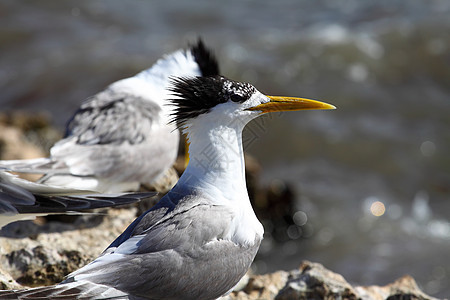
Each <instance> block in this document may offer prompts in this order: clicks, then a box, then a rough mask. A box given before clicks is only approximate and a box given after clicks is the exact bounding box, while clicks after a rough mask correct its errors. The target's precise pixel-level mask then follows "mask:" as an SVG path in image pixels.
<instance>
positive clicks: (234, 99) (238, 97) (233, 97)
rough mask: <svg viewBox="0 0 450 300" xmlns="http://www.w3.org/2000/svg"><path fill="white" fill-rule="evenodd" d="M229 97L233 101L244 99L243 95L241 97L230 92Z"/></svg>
mask: <svg viewBox="0 0 450 300" xmlns="http://www.w3.org/2000/svg"><path fill="white" fill-rule="evenodd" d="M230 99H231V101H233V102H244V101H245V99H244V97H242V96H241V95H239V94H231V95H230Z"/></svg>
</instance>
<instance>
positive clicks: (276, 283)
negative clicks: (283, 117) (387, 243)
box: [223, 261, 436, 300]
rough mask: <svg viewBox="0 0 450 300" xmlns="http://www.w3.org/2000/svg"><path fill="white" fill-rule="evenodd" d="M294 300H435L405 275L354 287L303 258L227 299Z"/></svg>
mask: <svg viewBox="0 0 450 300" xmlns="http://www.w3.org/2000/svg"><path fill="white" fill-rule="evenodd" d="M256 299H275V300H294V299H317V300H319V299H325V300H334V299H355V300H356V299H363V300H381V299H383V300H384V299H386V300H396V299H397V300H409V299H411V300H416V299H417V300H435V299H436V298H433V297H430V296H428V295H426V294H424V293H423V292H422V291H421V290H420V289H419V288H418V286H417V284H416V282H415V281H414V279H413V278H412V277H410V276H404V277H402V278H400V279H398V280H397V281H395V282H394V283H391V284H388V285H386V286H382V287H380V286H369V287H363V286H355V287H352V286H351V285H350V284H349V283H348V282H347V281H346V280H345V279H344V278H343V277H342V276H341V275H339V274H336V273H334V272H332V271H330V270H327V269H326V268H325V267H324V266H322V265H321V264H319V263H312V262H308V261H304V262H302V264H301V265H300V268H299V269H298V270H292V271H289V272H285V271H278V272H275V273H272V274H266V275H253V276H250V278H249V279H248V282H247V285H246V286H245V287H244V288H242V289H241V290H239V291H234V292H233V293H232V294H230V295H229V296H227V297H223V300H256Z"/></svg>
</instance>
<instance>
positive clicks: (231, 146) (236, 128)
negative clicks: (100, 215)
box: [0, 76, 335, 299]
mask: <svg viewBox="0 0 450 300" xmlns="http://www.w3.org/2000/svg"><path fill="white" fill-rule="evenodd" d="M170 91H171V92H172V93H173V94H174V97H173V100H172V102H173V105H174V109H173V120H172V123H176V124H177V126H178V127H179V128H181V129H182V131H183V132H184V133H185V134H187V137H188V140H189V143H190V147H189V155H190V161H189V163H188V166H187V168H186V170H185V172H184V173H183V174H182V176H181V177H180V180H179V181H178V183H177V184H176V185H175V187H174V188H173V189H172V190H171V191H170V192H169V193H168V194H166V195H165V196H164V197H163V198H162V199H161V200H160V201H159V202H158V203H157V204H156V205H155V206H154V207H153V208H151V209H150V210H148V211H147V212H145V213H144V214H142V215H141V216H140V217H138V218H137V219H136V220H135V221H134V222H133V223H131V225H130V226H129V227H128V228H127V229H126V230H125V231H124V232H123V233H122V234H121V235H120V236H119V237H118V238H117V239H116V240H115V241H114V242H112V244H111V245H110V246H109V247H108V248H107V249H106V250H105V251H104V252H103V253H102V255H101V256H99V257H98V258H97V259H95V260H94V261H93V262H91V263H90V264H88V265H86V266H85V267H82V268H80V269H79V270H77V271H75V272H73V273H71V274H69V275H68V277H67V278H66V280H64V281H63V282H62V283H60V284H58V285H54V286H49V287H41V288H34V289H29V290H24V291H2V292H1V293H0V298H2V299H16V298H15V297H17V298H20V299H33V297H43V298H49V299H52V298H57V297H64V296H66V297H72V298H73V299H77V297H78V298H79V299H81V298H82V299H216V298H218V297H221V296H224V295H226V294H228V293H229V292H231V290H232V289H233V287H234V286H235V285H236V284H237V283H238V281H239V280H240V279H241V277H243V276H244V274H245V273H246V272H247V270H248V269H249V267H250V264H251V263H252V261H253V259H254V257H255V255H256V252H257V251H258V248H259V245H260V243H261V240H262V238H263V226H262V224H261V223H260V222H259V221H258V219H257V217H256V215H255V213H254V211H253V209H252V206H251V204H250V200H249V197H248V193H247V189H246V182H245V173H244V171H245V170H244V154H243V145H242V130H243V129H244V126H245V125H246V124H247V123H248V122H249V121H250V120H252V119H254V118H256V117H258V116H259V115H261V114H263V113H268V112H274V111H291V110H304V109H334V108H335V107H334V106H332V105H329V104H326V103H323V102H319V101H314V100H308V99H302V98H292V97H279V96H266V95H263V94H262V93H260V92H259V91H258V90H256V88H255V87H253V86H252V85H250V84H247V83H241V82H236V81H233V80H230V79H227V78H225V77H221V76H212V77H197V78H175V79H173V83H172V87H171V88H170ZM8 297H10V298H8Z"/></svg>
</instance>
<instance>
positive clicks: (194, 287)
mask: <svg viewBox="0 0 450 300" xmlns="http://www.w3.org/2000/svg"><path fill="white" fill-rule="evenodd" d="M192 200H193V199H189V197H188V198H187V199H184V201H185V202H187V205H181V207H182V208H181V209H178V206H179V205H177V208H175V209H174V210H172V211H170V210H167V207H168V206H170V205H168V206H166V207H164V206H160V207H159V208H156V209H155V210H152V211H150V212H148V213H147V214H146V215H145V216H144V217H142V218H141V219H140V220H139V222H138V223H137V224H134V225H132V226H133V233H132V234H130V235H129V238H128V240H126V241H124V242H122V243H116V244H114V243H113V245H112V247H111V248H109V249H107V250H106V251H105V254H104V255H103V256H101V257H99V258H98V259H97V260H95V261H94V262H92V263H91V264H89V265H88V266H86V267H84V268H82V269H80V270H78V271H76V272H74V273H72V274H71V275H70V276H69V278H68V279H67V281H66V282H71V281H77V280H88V281H91V282H95V283H97V284H105V285H107V284H109V285H111V286H113V287H114V288H117V289H119V290H122V291H124V292H127V293H129V294H132V295H137V296H147V297H149V298H150V299H160V298H164V299H215V298H217V297H220V296H221V295H223V294H225V293H226V292H227V291H229V290H230V289H231V288H232V287H233V286H234V285H236V284H237V282H238V281H239V280H240V278H242V276H243V275H244V274H245V273H246V271H247V270H248V268H249V267H250V264H251V262H252V261H253V259H254V256H255V255H256V252H257V250H258V248H259V244H260V241H259V240H255V243H254V245H252V246H248V247H244V246H240V245H237V244H234V243H233V242H231V241H229V240H226V239H224V237H225V236H226V234H227V230H228V228H229V225H230V223H231V220H232V218H233V213H232V212H231V211H229V210H227V209H225V208H224V207H222V206H214V205H209V204H201V203H199V202H197V200H198V198H195V201H192ZM182 202H183V201H182ZM161 216H162V217H161ZM155 217H160V218H159V219H157V220H149V219H153V218H155ZM142 222H144V223H146V224H148V226H146V227H147V228H145V229H144V228H141V227H140V226H139V225H140V223H142ZM123 274H127V275H126V276H123ZM210 287H211V288H210Z"/></svg>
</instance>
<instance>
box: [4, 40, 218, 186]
mask: <svg viewBox="0 0 450 300" xmlns="http://www.w3.org/2000/svg"><path fill="white" fill-rule="evenodd" d="M218 73H219V68H218V64H217V61H216V58H215V57H214V55H213V54H212V52H211V51H210V50H208V49H207V48H206V47H205V46H204V44H203V42H202V41H201V40H199V41H198V43H197V44H195V45H193V46H191V47H190V48H189V49H188V50H179V51H176V52H174V53H172V54H169V55H166V56H164V57H163V58H162V59H160V60H158V61H157V62H156V63H155V64H154V65H153V66H152V67H151V68H149V69H147V70H145V71H142V72H140V73H139V74H137V75H136V76H134V77H130V78H126V79H123V80H119V81H117V82H115V83H113V84H111V85H110V86H108V87H107V88H106V89H105V90H104V91H102V92H100V93H98V94H96V95H95V96H93V97H91V98H90V99H88V100H87V101H86V102H84V103H83V104H82V105H81V107H80V108H79V109H78V110H77V111H76V113H75V114H74V115H73V116H72V118H71V119H70V120H69V122H68V124H67V127H66V133H65V136H64V138H63V139H62V140H60V141H59V142H57V143H56V144H55V145H54V146H53V147H52V148H51V150H50V153H51V156H50V157H49V158H38V159H29V160H10V161H5V160H4V161H0V167H3V168H7V169H9V170H10V171H15V172H22V173H39V174H45V175H44V176H43V177H42V178H41V179H40V180H39V181H38V182H39V183H43V184H48V185H54V186H62V187H68V188H74V189H82V190H89V191H96V192H100V193H118V192H123V191H136V190H138V188H139V186H140V184H141V183H143V184H147V183H152V182H154V181H156V180H158V178H159V177H161V176H163V175H164V173H165V172H166V171H167V170H168V169H169V168H170V167H171V166H172V165H173V163H174V162H175V159H176V157H177V154H178V142H179V132H178V130H177V129H176V127H175V126H174V125H173V124H168V123H169V115H170V114H171V111H172V108H171V106H169V105H166V104H167V98H168V96H169V95H168V91H167V87H168V85H169V78H170V77H171V76H178V77H179V76H185V77H189V76H209V75H218Z"/></svg>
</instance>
